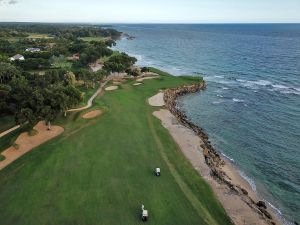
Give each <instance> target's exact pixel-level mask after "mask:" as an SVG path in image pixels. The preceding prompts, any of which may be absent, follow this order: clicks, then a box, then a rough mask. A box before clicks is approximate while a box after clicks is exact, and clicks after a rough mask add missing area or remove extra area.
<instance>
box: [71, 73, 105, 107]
mask: <svg viewBox="0 0 300 225" xmlns="http://www.w3.org/2000/svg"><path fill="white" fill-rule="evenodd" d="M108 81H109V79H107V80H106V81H105V82H104V83H102V84H101V86H100V87H99V88H98V90H97V91H96V92H95V93H94V94H93V96H92V97H91V98H90V99H89V100H88V102H87V105H86V106H83V107H80V108H76V109H69V110H68V112H78V111H82V110H85V109H88V108H91V107H92V105H93V101H94V99H95V98H96V97H97V96H98V95H99V94H100V93H101V92H102V91H103V87H104V86H105V85H106V84H107V82H108Z"/></svg>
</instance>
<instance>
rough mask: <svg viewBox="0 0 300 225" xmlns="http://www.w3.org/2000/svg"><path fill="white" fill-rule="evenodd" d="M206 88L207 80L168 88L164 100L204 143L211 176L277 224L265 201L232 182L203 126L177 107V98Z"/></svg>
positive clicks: (170, 109)
mask: <svg viewBox="0 0 300 225" xmlns="http://www.w3.org/2000/svg"><path fill="white" fill-rule="evenodd" d="M205 88H206V83H205V81H204V80H203V81H201V82H200V83H198V84H193V85H188V86H181V87H177V88H171V89H167V90H165V92H164V101H165V104H166V107H167V108H168V110H169V111H170V112H171V113H172V114H173V115H174V116H175V117H176V118H177V120H178V121H179V123H181V124H182V125H184V126H185V127H187V128H190V129H191V130H193V131H194V133H195V134H196V135H197V136H199V137H200V138H201V139H202V141H203V144H202V145H201V148H202V149H203V155H204V158H205V161H206V164H207V165H208V166H209V168H210V170H211V176H212V177H213V178H214V179H215V180H217V181H218V182H220V183H223V184H226V185H227V186H228V188H230V189H231V190H232V192H233V193H234V194H236V195H239V196H240V197H241V199H242V200H243V201H244V202H246V203H247V204H248V205H249V207H251V208H252V209H253V210H254V211H256V212H257V213H258V214H259V215H260V216H262V217H263V218H264V219H265V220H266V221H267V222H268V223H269V224H272V225H274V224H276V223H275V222H274V221H273V218H272V216H271V214H270V213H269V212H268V211H267V206H266V204H265V202H263V201H258V202H255V201H254V200H253V199H252V198H251V197H250V196H249V195H248V191H247V190H245V189H244V188H242V187H240V186H238V185H235V184H233V183H232V182H231V179H230V177H228V176H227V175H226V173H225V172H224V171H223V170H222V165H224V164H225V161H224V160H223V159H222V158H221V156H220V154H219V153H218V152H217V151H216V150H215V149H214V147H213V146H212V145H211V143H210V141H209V137H208V135H207V134H206V133H205V131H204V130H203V129H202V128H201V127H198V126H196V125H195V124H193V123H192V122H191V121H190V120H189V119H188V118H187V116H186V115H185V113H184V112H182V111H180V110H179V109H178V107H177V98H178V97H180V96H183V95H186V94H189V93H196V92H199V91H201V90H204V89H205Z"/></svg>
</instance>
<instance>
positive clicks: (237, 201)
mask: <svg viewBox="0 0 300 225" xmlns="http://www.w3.org/2000/svg"><path fill="white" fill-rule="evenodd" d="M153 115H154V116H155V117H157V118H158V119H160V120H161V122H162V125H163V126H164V127H165V128H166V129H167V130H168V131H169V132H170V134H171V136H172V137H173V139H174V140H175V142H176V143H177V144H178V146H179V147H180V149H181V150H182V152H183V154H184V155H185V157H186V158H187V159H188V160H189V161H190V162H191V164H192V165H193V167H194V168H195V169H196V170H197V171H198V173H199V174H200V175H201V176H202V177H203V178H204V179H205V180H206V181H207V182H208V183H209V184H210V186H211V187H212V189H213V191H214V193H215V195H216V196H217V197H218V199H219V201H220V202H221V203H222V205H223V207H224V208H225V210H226V212H227V213H228V215H229V216H230V218H231V219H232V220H233V222H234V223H235V224H236V225H244V224H247V225H252V224H253V225H254V224H256V225H267V224H268V223H267V222H266V221H265V220H264V219H262V218H261V216H260V215H259V214H258V213H257V212H255V211H254V210H253V209H251V208H250V207H249V206H248V205H247V203H246V202H245V201H243V199H242V197H241V196H239V195H236V194H234V193H232V192H231V190H230V189H229V188H228V186H227V185H225V184H220V183H218V182H217V181H216V180H214V179H213V178H212V177H211V176H210V168H209V167H208V166H207V164H206V163H205V159H204V155H203V149H202V148H201V147H200V144H201V143H203V142H202V140H201V138H200V137H198V136H197V135H195V134H194V132H193V131H192V130H190V129H188V128H186V127H185V126H183V125H181V124H179V123H178V121H177V119H176V117H175V116H174V115H172V114H171V113H170V111H168V110H166V109H161V110H159V111H156V112H153ZM224 171H225V172H226V174H227V175H228V176H229V177H230V178H231V180H232V182H233V183H234V184H238V185H240V186H242V187H244V188H245V189H246V190H247V191H248V192H249V195H250V196H251V197H253V199H254V200H258V198H257V196H256V197H255V195H256V194H255V193H254V192H253V191H252V190H251V187H250V185H249V184H248V183H247V182H246V181H245V180H244V179H243V178H242V177H241V176H239V174H238V173H237V170H236V169H235V168H234V167H233V166H232V165H231V164H229V163H226V166H225V167H224ZM273 218H275V217H274V215H273ZM276 222H277V224H280V223H278V221H276Z"/></svg>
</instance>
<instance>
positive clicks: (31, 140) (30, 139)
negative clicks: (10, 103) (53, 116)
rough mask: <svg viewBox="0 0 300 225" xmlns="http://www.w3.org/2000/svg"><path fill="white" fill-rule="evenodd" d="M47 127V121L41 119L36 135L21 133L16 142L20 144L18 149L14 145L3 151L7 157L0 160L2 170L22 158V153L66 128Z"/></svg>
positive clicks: (36, 128) (36, 127)
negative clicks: (49, 128)
mask: <svg viewBox="0 0 300 225" xmlns="http://www.w3.org/2000/svg"><path fill="white" fill-rule="evenodd" d="M47 128H48V127H47V126H46V124H45V121H40V122H39V123H38V124H37V125H36V126H35V127H34V129H35V130H36V131H37V132H38V133H37V134H36V135H35V136H29V135H28V132H24V133H22V134H20V136H19V137H18V138H17V140H16V142H15V145H18V149H16V148H15V147H13V146H12V147H9V148H8V149H6V150H5V151H4V152H2V153H1V154H2V155H3V156H4V157H5V160H3V161H1V162H0V170H2V169H3V168H5V167H6V166H8V165H9V164H11V163H12V162H13V161H15V160H16V159H18V158H20V157H21V156H22V155H24V154H26V153H27V152H29V151H31V150H32V149H33V148H35V147H37V146H39V145H41V144H43V143H45V142H46V141H49V140H51V139H52V138H54V137H56V136H58V135H60V134H61V133H62V132H64V128H62V127H59V126H52V127H51V130H47Z"/></svg>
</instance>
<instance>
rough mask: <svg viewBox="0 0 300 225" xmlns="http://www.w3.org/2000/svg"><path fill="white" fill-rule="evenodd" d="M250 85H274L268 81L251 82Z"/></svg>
mask: <svg viewBox="0 0 300 225" xmlns="http://www.w3.org/2000/svg"><path fill="white" fill-rule="evenodd" d="M249 82H250V83H251V82H252V83H254V84H257V85H261V86H268V85H272V83H271V82H270V81H268V80H258V81H249Z"/></svg>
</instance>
